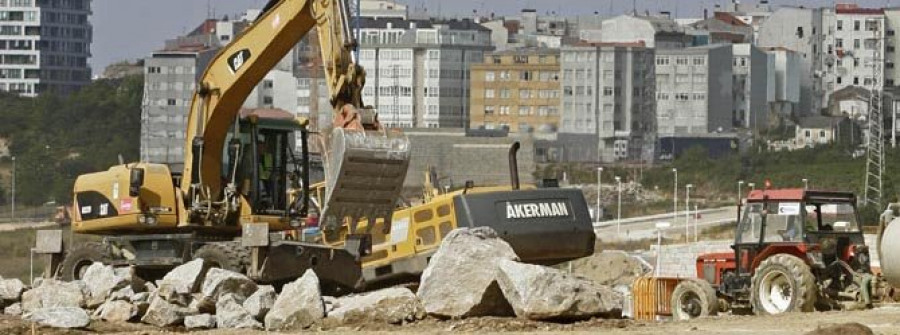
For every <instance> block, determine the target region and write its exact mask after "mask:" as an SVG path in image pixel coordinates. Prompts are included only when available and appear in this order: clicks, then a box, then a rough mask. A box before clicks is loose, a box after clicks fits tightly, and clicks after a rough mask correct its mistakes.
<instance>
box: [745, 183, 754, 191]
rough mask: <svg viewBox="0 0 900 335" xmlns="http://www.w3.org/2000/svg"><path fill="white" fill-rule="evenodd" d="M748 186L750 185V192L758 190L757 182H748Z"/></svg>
mask: <svg viewBox="0 0 900 335" xmlns="http://www.w3.org/2000/svg"><path fill="white" fill-rule="evenodd" d="M747 186H750V192H753V191H756V184H755V183H749V184H747Z"/></svg>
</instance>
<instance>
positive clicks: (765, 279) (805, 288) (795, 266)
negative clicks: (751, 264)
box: [750, 254, 818, 315]
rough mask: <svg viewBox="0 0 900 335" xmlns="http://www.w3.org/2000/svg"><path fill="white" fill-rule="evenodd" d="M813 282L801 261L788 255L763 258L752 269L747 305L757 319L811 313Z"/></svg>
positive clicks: (814, 284) (806, 266) (814, 293)
mask: <svg viewBox="0 0 900 335" xmlns="http://www.w3.org/2000/svg"><path fill="white" fill-rule="evenodd" d="M817 291H818V289H817V288H816V279H815V277H814V276H813V274H812V271H810V269H809V266H808V265H806V263H805V262H803V260H802V259H800V258H798V257H796V256H794V255H788V254H778V255H774V256H771V257H769V258H767V259H766V260H764V261H762V263H760V264H759V267H758V268H756V273H754V274H753V279H752V286H751V287H750V304H751V305H752V306H753V312H754V313H756V314H757V315H771V314H780V313H785V312H812V311H814V310H815V305H816V298H817V297H818V292H817Z"/></svg>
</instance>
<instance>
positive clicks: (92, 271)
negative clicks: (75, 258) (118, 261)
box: [82, 262, 131, 307]
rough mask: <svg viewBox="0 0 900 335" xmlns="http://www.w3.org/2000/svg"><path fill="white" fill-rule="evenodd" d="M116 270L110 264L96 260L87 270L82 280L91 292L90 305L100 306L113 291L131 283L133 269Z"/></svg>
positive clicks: (88, 298) (88, 299)
mask: <svg viewBox="0 0 900 335" xmlns="http://www.w3.org/2000/svg"><path fill="white" fill-rule="evenodd" d="M123 269H124V270H118V271H117V270H116V269H115V268H113V267H112V266H110V265H104V264H103V263H99V262H95V263H94V264H91V266H89V267H88V268H87V270H85V272H84V276H83V277H82V280H83V281H84V283H85V284H86V285H87V288H88V291H89V292H90V294H89V296H88V297H87V305H88V307H96V306H100V304H102V303H103V302H104V301H106V299H107V298H109V295H110V294H112V292H113V291H115V290H118V289H121V288H123V287H126V286H128V285H129V284H131V271H130V270H128V269H127V268H123Z"/></svg>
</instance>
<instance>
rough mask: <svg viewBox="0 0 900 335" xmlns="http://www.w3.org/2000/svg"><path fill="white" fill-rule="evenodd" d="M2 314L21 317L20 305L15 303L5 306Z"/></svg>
mask: <svg viewBox="0 0 900 335" xmlns="http://www.w3.org/2000/svg"><path fill="white" fill-rule="evenodd" d="M3 314H6V315H15V316H18V315H22V304H21V303H18V302H17V303H14V304H12V305H9V306H6V308H4V309H3Z"/></svg>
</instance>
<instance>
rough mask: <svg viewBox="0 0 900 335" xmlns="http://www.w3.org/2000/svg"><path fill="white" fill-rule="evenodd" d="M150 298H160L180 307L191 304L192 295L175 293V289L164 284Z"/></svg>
mask: <svg viewBox="0 0 900 335" xmlns="http://www.w3.org/2000/svg"><path fill="white" fill-rule="evenodd" d="M150 296H151V297H153V296H156V297H160V298H162V299H165V300H166V301H168V302H170V303H173V304H176V305H179V306H188V304H190V303H191V298H192V296H191V295H190V294H184V293H178V292H177V291H175V288H174V287H172V286H171V285H169V284H168V283H162V284H161V285H160V286H159V289H157V290H156V291H154V292H153V293H152V294H151V295H150Z"/></svg>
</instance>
